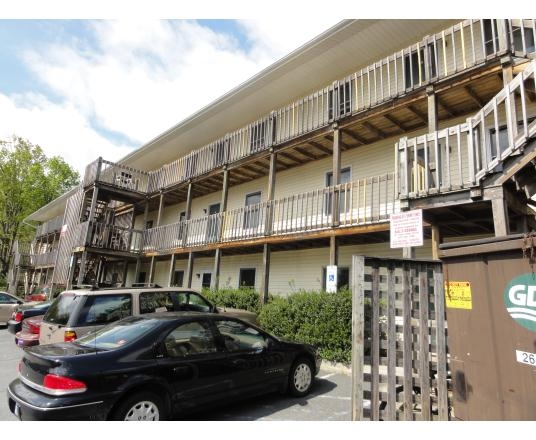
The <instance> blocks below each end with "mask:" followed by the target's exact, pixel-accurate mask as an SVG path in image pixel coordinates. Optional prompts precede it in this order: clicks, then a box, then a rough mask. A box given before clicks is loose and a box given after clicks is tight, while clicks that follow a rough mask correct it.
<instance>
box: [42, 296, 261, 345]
mask: <svg viewBox="0 0 536 440" xmlns="http://www.w3.org/2000/svg"><path fill="white" fill-rule="evenodd" d="M169 311H198V312H209V313H226V314H229V315H231V316H236V317H238V318H241V319H244V320H246V321H249V322H251V323H255V322H256V319H257V315H256V314H255V313H253V312H249V311H247V310H241V309H230V308H219V307H216V306H214V305H213V304H211V303H210V301H209V300H207V299H206V298H205V297H204V296H203V295H201V294H200V293H199V292H197V291H195V290H191V289H183V288H181V287H121V288H114V289H98V288H89V289H79V290H78V289H77V290H66V291H64V292H62V293H61V294H60V295H59V296H58V297H57V298H56V299H55V300H54V302H53V303H52V304H51V305H50V307H49V309H48V311H47V312H46V313H45V316H44V317H43V322H42V324H41V330H40V334H39V344H41V345H43V344H51V343H54V342H62V341H73V340H74V339H77V338H79V337H81V336H83V335H86V334H87V333H90V332H91V331H93V330H96V329H98V328H100V327H102V326H104V325H106V324H109V323H111V322H114V321H117V320H119V319H121V318H124V317H126V316H130V315H142V314H144V313H152V312H169Z"/></svg>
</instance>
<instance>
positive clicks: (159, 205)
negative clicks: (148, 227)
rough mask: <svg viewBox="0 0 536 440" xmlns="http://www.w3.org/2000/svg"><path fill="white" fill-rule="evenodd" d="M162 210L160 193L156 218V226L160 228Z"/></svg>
mask: <svg viewBox="0 0 536 440" xmlns="http://www.w3.org/2000/svg"><path fill="white" fill-rule="evenodd" d="M163 208H164V192H163V191H160V202H159V203H158V216H157V217H156V226H157V227H158V226H160V221H161V220H162V209H163Z"/></svg>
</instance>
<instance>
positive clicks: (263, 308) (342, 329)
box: [205, 289, 352, 364]
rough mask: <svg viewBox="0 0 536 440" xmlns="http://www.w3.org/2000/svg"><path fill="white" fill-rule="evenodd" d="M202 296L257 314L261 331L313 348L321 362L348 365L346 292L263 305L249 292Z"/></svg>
mask: <svg viewBox="0 0 536 440" xmlns="http://www.w3.org/2000/svg"><path fill="white" fill-rule="evenodd" d="M205 295H206V296H207V297H208V298H209V299H210V300H211V301H212V302H214V303H215V304H216V305H218V306H226V307H236V308H241V309H246V310H250V311H254V312H256V313H257V314H258V321H259V324H260V326H261V327H262V328H263V329H265V330H266V331H268V332H270V333H273V334H274V335H277V336H279V337H281V338H285V339H289V340H293V341H299V342H305V343H308V344H312V345H315V346H316V347H317V348H318V351H319V353H320V356H321V357H322V359H325V360H329V361H333V362H342V363H346V364H348V363H350V358H351V336H352V316H351V315H352V297H351V293H350V292H349V291H348V290H341V291H339V292H337V293H326V292H322V291H320V292H319V291H300V292H295V293H292V294H290V295H289V296H287V297H281V296H270V297H269V300H268V302H267V303H266V304H264V305H261V304H260V301H259V294H258V292H255V291H254V290H252V289H237V290H232V289H229V290H220V291H205Z"/></svg>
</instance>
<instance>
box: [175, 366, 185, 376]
mask: <svg viewBox="0 0 536 440" xmlns="http://www.w3.org/2000/svg"><path fill="white" fill-rule="evenodd" d="M187 372H188V367H185V366H181V367H174V368H173V373H181V374H182V373H187Z"/></svg>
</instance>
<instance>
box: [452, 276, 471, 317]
mask: <svg viewBox="0 0 536 440" xmlns="http://www.w3.org/2000/svg"><path fill="white" fill-rule="evenodd" d="M445 300H446V303H447V307H448V308H451V309H467V310H471V309H472V308H473V301H472V299H471V283H470V282H469V281H450V282H448V283H445Z"/></svg>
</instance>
